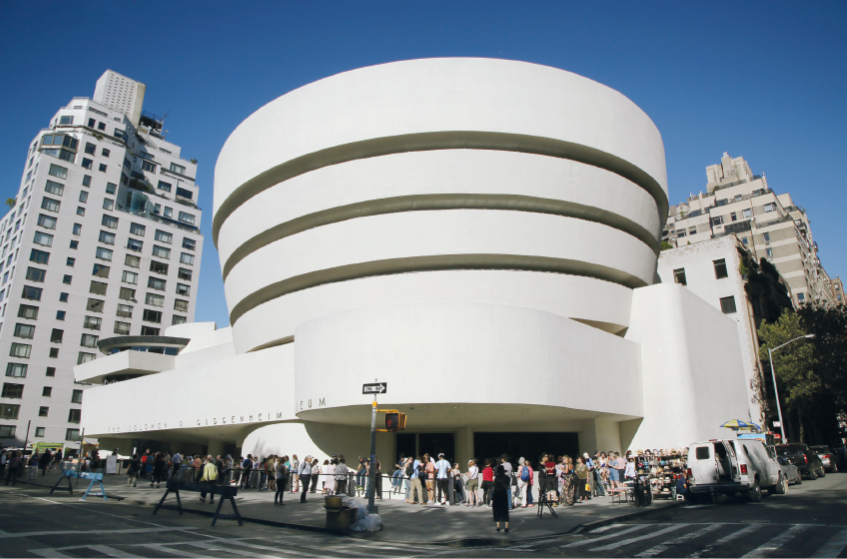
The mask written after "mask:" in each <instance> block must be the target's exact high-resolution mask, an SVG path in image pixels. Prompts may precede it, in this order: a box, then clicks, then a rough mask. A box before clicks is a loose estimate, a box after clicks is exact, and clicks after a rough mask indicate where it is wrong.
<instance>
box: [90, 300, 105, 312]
mask: <svg viewBox="0 0 847 559" xmlns="http://www.w3.org/2000/svg"><path fill="white" fill-rule="evenodd" d="M103 305H105V302H104V301H101V300H100V299H91V298H89V299H88V304H87V305H86V307H85V310H88V311H91V312H103Z"/></svg>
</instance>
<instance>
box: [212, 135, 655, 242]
mask: <svg viewBox="0 0 847 559" xmlns="http://www.w3.org/2000/svg"><path fill="white" fill-rule="evenodd" d="M448 149H450V150H452V149H484V150H491V151H514V152H518V153H529V154H535V155H546V156H550V157H558V158H561V159H569V160H572V161H577V162H579V163H585V164H586V165H591V166H593V167H598V168H601V169H605V170H607V171H610V172H612V173H615V174H616V175H619V176H621V177H623V178H625V179H627V180H630V181H632V182H634V183H635V184H637V185H638V186H640V187H641V188H643V189H644V190H645V191H647V193H648V194H650V196H652V197H653V199H654V200H656V207H657V210H658V215H659V222H661V223H664V217H665V216H666V215H667V213H668V197H667V194H665V192H664V190H663V189H662V186H661V185H660V184H659V183H658V182H657V181H656V179H655V178H653V176H651V175H650V174H649V173H647V172H646V171H644V170H643V169H641V168H640V167H638V166H636V165H634V164H632V163H630V162H629V161H626V160H625V159H622V158H620V157H618V156H616V155H612V154H610V153H606V152H604V151H601V150H599V149H596V148H592V147H588V146H584V145H581V144H576V143H573V142H565V141H562V140H555V139H552V138H542V137H538V136H527V135H524V134H507V133H501V132H475V131H466V130H458V131H444V132H426V133H420V134H404V135H399V136H388V137H384V138H374V139H371V140H363V141H360V142H353V143H349V144H344V145H341V146H333V147H330V148H327V149H323V150H320V151H316V152H313V153H309V154H306V155H303V156H300V157H297V158H295V159H291V160H289V161H285V162H284V163H280V164H279V165H277V166H275V167H273V168H271V169H268V170H267V171H264V172H263V173H261V174H259V175H257V176H255V177H253V178H252V179H250V180H248V181H247V182H245V183H243V184H241V185H240V186H238V187H237V188H236V189H235V190H233V191H232V192H231V193H230V194H229V196H227V198H226V199H225V200H224V201H223V202H222V203H221V205H220V207H219V208H218V209H217V211H216V212H215V215H214V218H213V220H212V239H213V241H214V243H215V246H217V245H218V235H219V234H220V230H221V227H222V226H223V223H224V222H225V221H226V220H227V218H229V216H230V215H232V213H233V212H234V211H235V210H236V209H238V208H239V207H240V206H241V205H242V204H244V203H245V202H246V201H247V200H249V199H251V198H252V197H254V196H256V195H257V194H259V193H261V192H263V191H265V190H267V189H269V188H271V187H273V186H275V185H277V184H279V183H281V182H284V181H287V180H289V179H292V178H294V177H296V176H299V175H302V174H304V173H308V172H310V171H314V170H317V169H320V168H322V167H328V166H330V165H338V164H340V163H345V162H347V161H354V160H357V159H368V158H371V157H379V156H383V155H391V154H396V153H406V152H412V151H437V150H448Z"/></svg>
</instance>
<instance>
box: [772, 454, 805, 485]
mask: <svg viewBox="0 0 847 559" xmlns="http://www.w3.org/2000/svg"><path fill="white" fill-rule="evenodd" d="M776 461H777V462H778V463H779V470H780V471H781V472H782V475H783V477H785V480H786V481H787V482H788V483H789V484H794V485H800V484H801V483H803V476H801V475H800V470H799V469H798V468H797V466H795V465H794V464H792V463H791V462H789V461H788V460H786V459H785V458H783V457H782V456H777V457H776Z"/></svg>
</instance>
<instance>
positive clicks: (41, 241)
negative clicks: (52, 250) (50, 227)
mask: <svg viewBox="0 0 847 559" xmlns="http://www.w3.org/2000/svg"><path fill="white" fill-rule="evenodd" d="M32 242H34V243H35V244H37V245H41V246H45V247H51V246H53V235H50V234H48V233H42V232H41V231H36V232H35V236H34V237H33V239H32Z"/></svg>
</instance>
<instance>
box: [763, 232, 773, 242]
mask: <svg viewBox="0 0 847 559" xmlns="http://www.w3.org/2000/svg"><path fill="white" fill-rule="evenodd" d="M763 237H764V239H765V244H766V245H769V244H771V234H770V233H765V234H764V235H763Z"/></svg>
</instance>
